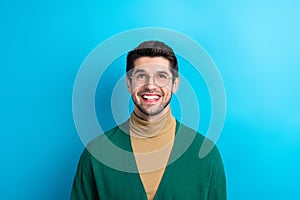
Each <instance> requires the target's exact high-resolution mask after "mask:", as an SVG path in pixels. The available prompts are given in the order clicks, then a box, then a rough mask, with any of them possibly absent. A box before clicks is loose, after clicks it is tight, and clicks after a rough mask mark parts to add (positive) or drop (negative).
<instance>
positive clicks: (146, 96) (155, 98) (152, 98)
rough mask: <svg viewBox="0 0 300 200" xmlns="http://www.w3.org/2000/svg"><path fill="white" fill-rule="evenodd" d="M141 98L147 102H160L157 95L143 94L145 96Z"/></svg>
mask: <svg viewBox="0 0 300 200" xmlns="http://www.w3.org/2000/svg"><path fill="white" fill-rule="evenodd" d="M141 97H142V99H143V100H144V101H146V102H155V101H158V100H159V98H160V95H157V94H143V95H141Z"/></svg>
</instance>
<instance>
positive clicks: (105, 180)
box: [71, 121, 226, 200]
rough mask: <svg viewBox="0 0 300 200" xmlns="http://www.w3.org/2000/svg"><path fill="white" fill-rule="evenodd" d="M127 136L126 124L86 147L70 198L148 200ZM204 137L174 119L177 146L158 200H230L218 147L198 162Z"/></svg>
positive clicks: (170, 159) (165, 174)
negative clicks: (227, 194)
mask: <svg viewBox="0 0 300 200" xmlns="http://www.w3.org/2000/svg"><path fill="white" fill-rule="evenodd" d="M127 133H128V123H127V122H126V123H124V124H122V125H120V126H119V127H115V128H113V129H111V130H109V131H107V132H106V133H104V134H102V135H101V136H99V137H97V138H96V139H94V140H93V141H92V142H91V143H90V144H89V145H87V147H86V149H85V150H84V152H83V154H82V155H81V158H80V161H79V164H78V169H77V172H76V175H75V179H74V183H73V188H72V192H71V200H77V199H78V200H86V199H102V200H118V199H120V200H127V199H128V200H135V199H137V200H140V199H145V200H146V199H147V195H146V192H145V189H144V187H143V184H142V182H141V179H140V176H139V174H138V173H137V166H136V163H135V160H134V156H133V154H132V148H131V143H130V136H129V135H128V134H127ZM204 139H205V137H204V136H202V135H201V134H198V133H196V132H195V131H193V130H192V129H190V128H188V127H186V126H184V125H182V124H181V123H179V122H178V121H176V136H175V141H174V145H173V148H172V152H171V155H170V158H169V163H168V166H167V167H166V169H165V172H164V175H163V177H162V180H161V182H160V184H159V187H158V189H157V192H156V195H155V200H160V199H161V200H169V199H172V200H176V199H178V200H179V199H180V200H182V199H197V200H198V199H199V200H200V199H210V200H223V199H226V181H225V173H224V168H223V164H222V160H221V157H220V154H219V151H218V149H217V147H216V146H214V147H213V149H212V150H211V151H210V152H209V154H208V155H207V156H205V157H204V158H199V150H200V147H201V144H202V142H203V140H204ZM212 145H213V144H212Z"/></svg>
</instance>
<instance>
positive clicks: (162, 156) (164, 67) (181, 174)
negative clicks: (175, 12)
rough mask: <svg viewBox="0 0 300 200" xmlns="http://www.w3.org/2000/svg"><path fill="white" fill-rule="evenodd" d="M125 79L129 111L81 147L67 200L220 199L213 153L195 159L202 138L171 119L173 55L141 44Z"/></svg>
mask: <svg viewBox="0 0 300 200" xmlns="http://www.w3.org/2000/svg"><path fill="white" fill-rule="evenodd" d="M126 73H127V77H126V84H127V88H128V91H129V92H130V93H131V96H132V100H133V102H134V111H133V113H132V115H131V117H130V119H129V120H128V121H126V122H125V123H124V124H121V125H119V126H117V127H115V128H113V129H111V130H109V131H107V132H105V133H104V134H103V135H101V136H99V137H97V138H96V139H94V140H93V141H92V142H91V143H90V144H89V145H88V146H87V147H86V149H85V151H84V152H83V154H82V156H81V158H80V161H79V165H78V169H77V173H76V176H75V180H74V184H73V188H72V193H71V199H74V200H75V199H82V200H83V199H220V200H221V199H222V200H223V199H226V181H225V173H224V167H223V164H222V160H221V156H220V154H219V151H218V149H217V147H216V146H214V147H213V148H212V150H211V151H210V152H209V154H208V155H207V156H206V157H204V158H199V151H200V147H201V145H202V143H203V141H204V136H202V135H201V134H199V133H196V132H195V131H194V130H192V129H190V128H188V127H186V126H184V125H183V124H181V123H180V122H178V121H177V120H176V119H175V118H174V117H173V116H172V113H171V110H170V101H171V97H172V93H175V92H176V91H177V89H178V86H179V83H180V80H179V77H178V64H177V59H176V57H175V54H174V52H173V50H172V49H171V48H170V47H169V46H167V45H165V44H164V43H162V42H158V41H147V42H144V43H142V44H140V45H139V46H138V47H137V48H135V49H134V50H133V51H131V52H129V54H128V56H127V67H126ZM212 145H213V143H212ZM124 152H126V153H124ZM105 156H106V157H107V156H110V160H111V162H104V160H107V159H103V158H104V157H105Z"/></svg>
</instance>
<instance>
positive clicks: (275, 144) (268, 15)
mask: <svg viewBox="0 0 300 200" xmlns="http://www.w3.org/2000/svg"><path fill="white" fill-rule="evenodd" d="M299 10H300V3H299V1H296V0H295V1H289V0H288V1H248V2H247V3H245V2H244V3H242V2H240V1H227V2H226V3H224V2H219V1H205V2H204V1H203V2H201V1H172V2H171V1H169V2H168V1H151V2H150V1H149V2H146V1H130V3H127V1H111V2H110V3H108V2H107V1H103V2H101V1H95V0H94V1H58V0H52V1H36V0H35V1H33V0H31V1H21V0H17V1H9V0H2V1H1V2H0V25H1V31H0V36H1V37H0V49H1V52H0V53H1V54H0V58H1V72H0V94H1V99H0V102H1V104H0V110H1V121H0V122H1V141H0V148H1V149H0V153H1V165H0V177H1V178H0V198H1V199H68V197H69V193H70V189H71V184H72V181H73V176H74V173H75V170H76V167H77V162H78V159H79V155H80V154H81V151H82V149H83V145H82V143H81V141H80V139H79V137H78V135H77V132H76V129H75V126H74V122H73V118H72V88H73V83H74V80H75V77H76V73H77V71H78V69H79V67H80V65H81V63H82V61H83V60H84V58H85V57H86V56H87V55H88V53H89V52H90V51H91V50H92V49H93V48H94V47H96V46H97V45H98V44H99V43H100V42H101V41H103V40H105V39H107V38H108V37H110V36H112V35H114V34H117V33H119V32H122V31H125V30H128V29H133V28H140V27H146V26H147V27H148V26H151V27H153V26H154V27H164V28H170V29H174V30H177V31H180V32H182V33H184V34H187V35H189V36H190V37H192V38H193V39H195V40H196V41H197V42H198V43H200V44H201V45H202V46H203V47H204V48H205V49H206V50H207V52H208V53H209V54H210V56H211V57H212V58H213V60H214V61H215V63H216V64H217V66H218V68H219V70H220V73H221V75H222V77H223V81H224V84H225V88H226V94H227V115H226V121H225V126H224V130H223V133H222V135H221V137H220V139H219V141H218V146H219V148H220V151H221V153H222V156H223V160H224V165H225V170H226V173H227V181H228V197H229V199H237V200H238V199H243V200H247V199H249V200H253V199H278V200H279V199H300V194H299V189H300V183H299V178H300V170H299V169H300V159H299V154H300V116H299V114H300V106H299V103H300V92H299V85H300V81H299V74H300V68H299V67H300V59H299V49H300V39H299V35H300V23H299V22H300V13H299ZM191 79H193V77H191Z"/></svg>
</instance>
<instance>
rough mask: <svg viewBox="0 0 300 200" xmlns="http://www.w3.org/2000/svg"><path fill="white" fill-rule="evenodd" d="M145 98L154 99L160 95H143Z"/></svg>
mask: <svg viewBox="0 0 300 200" xmlns="http://www.w3.org/2000/svg"><path fill="white" fill-rule="evenodd" d="M143 98H145V99H148V100H152V99H158V98H159V96H153V95H151V96H148V95H143Z"/></svg>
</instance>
